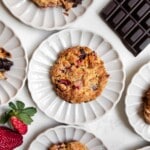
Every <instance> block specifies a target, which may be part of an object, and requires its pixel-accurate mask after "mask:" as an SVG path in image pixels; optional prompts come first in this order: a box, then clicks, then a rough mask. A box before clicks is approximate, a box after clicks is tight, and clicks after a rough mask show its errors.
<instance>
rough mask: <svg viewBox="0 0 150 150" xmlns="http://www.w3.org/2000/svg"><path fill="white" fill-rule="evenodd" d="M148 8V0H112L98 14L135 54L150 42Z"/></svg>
mask: <svg viewBox="0 0 150 150" xmlns="http://www.w3.org/2000/svg"><path fill="white" fill-rule="evenodd" d="M149 10H150V1H149V0H112V1H111V2H110V3H109V4H108V5H107V6H106V7H105V8H104V9H103V10H102V12H101V14H100V15H101V17H102V18H103V19H104V20H105V21H106V23H107V24H108V25H109V26H110V27H111V29H113V30H114V31H115V32H116V33H117V34H118V36H119V37H120V38H121V40H122V42H123V43H124V45H125V46H126V47H127V48H128V49H129V50H130V51H131V52H132V53H133V54H134V55H135V56H137V55H138V54H139V53H140V52H141V51H142V50H143V49H144V48H145V47H146V46H147V45H148V44H149V43H150V11H149Z"/></svg>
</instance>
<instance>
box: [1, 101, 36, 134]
mask: <svg viewBox="0 0 150 150" xmlns="http://www.w3.org/2000/svg"><path fill="white" fill-rule="evenodd" d="M9 107H10V109H9V110H8V111H7V112H6V113H5V114H4V115H3V116H2V117H1V119H0V123H2V124H5V123H7V122H9V124H10V125H11V127H12V128H13V129H14V130H15V131H17V132H19V133H20V134H22V135H23V134H26V133H27V131H28V126H27V125H29V124H31V122H32V121H33V120H32V118H31V117H32V116H34V114H35V113H36V112H37V111H36V109H35V108H34V107H26V108H25V104H24V103H23V102H21V101H16V104H14V103H13V102H10V103H9Z"/></svg>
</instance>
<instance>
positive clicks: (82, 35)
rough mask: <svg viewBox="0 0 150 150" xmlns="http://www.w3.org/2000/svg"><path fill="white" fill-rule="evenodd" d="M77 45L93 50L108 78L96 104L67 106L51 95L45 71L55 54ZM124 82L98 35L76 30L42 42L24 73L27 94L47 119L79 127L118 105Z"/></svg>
mask: <svg viewBox="0 0 150 150" xmlns="http://www.w3.org/2000/svg"><path fill="white" fill-rule="evenodd" d="M77 45H80V46H88V47H90V48H91V49H93V50H95V51H96V52H97V54H98V55H99V56H100V57H101V59H102V60H103V61H104V64H105V67H106V70H107V71H108V74H110V78H109V81H108V83H107V85H106V87H105V89H104V91H103V92H102V94H101V96H99V97H97V99H96V100H93V101H91V102H88V103H81V104H70V103H68V102H66V101H64V100H61V99H60V98H59V97H58V96H57V95H56V94H55V92H54V90H53V88H52V84H51V82H50V77H49V69H50V66H52V65H53V62H54V61H55V60H56V59H57V55H58V53H59V52H61V51H62V50H64V49H66V48H69V47H72V46H77ZM124 82H125V73H124V68H123V64H122V62H121V60H120V58H119V55H118V53H117V52H116V51H115V50H114V49H113V48H112V46H111V44H110V43H108V42H106V41H105V40H104V39H103V38H102V37H101V36H100V35H97V34H94V33H92V32H90V31H87V30H80V29H67V30H63V31H61V32H58V33H56V34H53V35H52V36H50V37H49V38H48V39H46V40H45V41H44V42H42V43H41V45H40V46H39V47H38V48H37V50H36V51H35V52H34V54H33V56H32V59H31V61H30V65H29V72H28V87H29V91H30V92H31V96H32V98H33V100H34V102H35V103H36V104H37V106H38V107H39V108H40V109H41V110H42V111H43V112H44V113H45V114H46V115H47V116H48V117H50V118H53V119H55V120H56V121H58V122H64V123H68V124H83V123H87V122H91V121H94V120H96V119H98V118H100V117H102V116H103V115H104V114H105V113H106V112H108V111H109V110H110V109H111V108H113V107H114V106H115V105H116V104H117V103H118V101H119V99H120V97H121V94H122V91H123V89H124Z"/></svg>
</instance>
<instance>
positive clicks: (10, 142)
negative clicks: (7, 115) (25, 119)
mask: <svg viewBox="0 0 150 150" xmlns="http://www.w3.org/2000/svg"><path fill="white" fill-rule="evenodd" d="M22 143H23V137H22V135H21V134H20V133H18V132H16V131H13V130H12V129H10V128H7V127H4V126H0V150H13V149H14V148H16V147H18V146H20V145H21V144H22Z"/></svg>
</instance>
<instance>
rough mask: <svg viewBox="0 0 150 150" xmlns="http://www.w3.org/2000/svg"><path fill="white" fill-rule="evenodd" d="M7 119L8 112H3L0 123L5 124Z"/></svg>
mask: <svg viewBox="0 0 150 150" xmlns="http://www.w3.org/2000/svg"><path fill="white" fill-rule="evenodd" d="M8 119H9V114H8V113H4V114H3V115H2V116H1V118H0V123H1V124H5V123H6V122H7V121H8Z"/></svg>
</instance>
